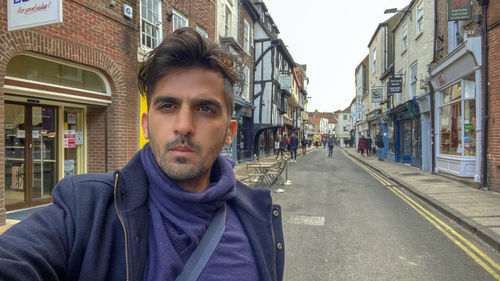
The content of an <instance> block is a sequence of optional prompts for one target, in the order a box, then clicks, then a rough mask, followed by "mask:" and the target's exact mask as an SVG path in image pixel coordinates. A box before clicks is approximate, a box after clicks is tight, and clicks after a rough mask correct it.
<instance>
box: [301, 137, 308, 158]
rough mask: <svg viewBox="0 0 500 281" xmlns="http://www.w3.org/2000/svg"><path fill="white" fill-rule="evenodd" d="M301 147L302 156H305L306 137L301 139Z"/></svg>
mask: <svg viewBox="0 0 500 281" xmlns="http://www.w3.org/2000/svg"><path fill="white" fill-rule="evenodd" d="M301 145H302V155H306V151H307V138H306V136H303V137H302V141H301Z"/></svg>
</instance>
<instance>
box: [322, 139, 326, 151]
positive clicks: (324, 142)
mask: <svg viewBox="0 0 500 281" xmlns="http://www.w3.org/2000/svg"><path fill="white" fill-rule="evenodd" d="M323 149H326V138H324V139H323Z"/></svg>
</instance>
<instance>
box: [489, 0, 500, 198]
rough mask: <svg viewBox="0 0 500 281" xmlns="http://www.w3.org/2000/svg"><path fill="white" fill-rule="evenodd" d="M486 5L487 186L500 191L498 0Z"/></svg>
mask: <svg viewBox="0 0 500 281" xmlns="http://www.w3.org/2000/svg"><path fill="white" fill-rule="evenodd" d="M489 2H490V3H489V7H488V12H487V13H488V21H487V24H488V45H489V50H488V79H489V101H488V105H489V110H488V115H489V121H488V187H489V188H490V189H492V190H495V191H498V192H500V147H499V146H498V144H499V143H500V67H499V66H500V2H499V1H489Z"/></svg>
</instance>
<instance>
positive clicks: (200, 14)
mask: <svg viewBox="0 0 500 281" xmlns="http://www.w3.org/2000/svg"><path fill="white" fill-rule="evenodd" d="M215 2H216V1H214V0H166V1H162V3H163V4H164V5H163V7H162V8H163V11H164V12H163V15H167V14H170V13H172V9H174V10H176V11H178V12H179V13H181V14H182V15H184V16H185V17H187V18H188V20H189V27H192V28H196V26H199V27H201V28H202V29H204V30H205V31H206V32H208V38H209V39H210V40H212V41H215V24H216V23H215V17H216V14H215ZM172 24H173V22H172V21H170V22H169V21H167V19H166V16H165V17H164V18H163V26H164V28H163V34H164V35H166V34H169V33H172V30H173V27H172Z"/></svg>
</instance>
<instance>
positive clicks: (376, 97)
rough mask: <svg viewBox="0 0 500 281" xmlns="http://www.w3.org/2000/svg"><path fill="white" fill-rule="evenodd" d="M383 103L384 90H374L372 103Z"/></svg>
mask: <svg viewBox="0 0 500 281" xmlns="http://www.w3.org/2000/svg"><path fill="white" fill-rule="evenodd" d="M381 101H382V89H381V88H377V89H372V102H373V103H377V102H381Z"/></svg>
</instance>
